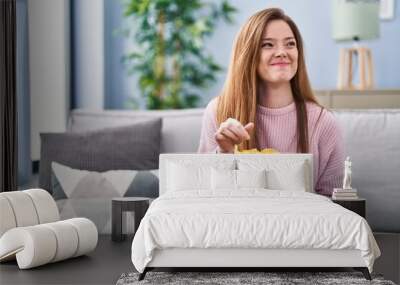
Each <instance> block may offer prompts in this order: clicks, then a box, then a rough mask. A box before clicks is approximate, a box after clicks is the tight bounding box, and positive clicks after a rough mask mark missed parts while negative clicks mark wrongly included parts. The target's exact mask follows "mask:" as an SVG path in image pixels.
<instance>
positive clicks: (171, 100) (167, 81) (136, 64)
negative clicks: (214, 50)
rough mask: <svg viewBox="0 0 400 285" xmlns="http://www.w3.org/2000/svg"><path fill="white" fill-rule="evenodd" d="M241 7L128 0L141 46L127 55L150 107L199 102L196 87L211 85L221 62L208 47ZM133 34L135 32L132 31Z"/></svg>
mask: <svg viewBox="0 0 400 285" xmlns="http://www.w3.org/2000/svg"><path fill="white" fill-rule="evenodd" d="M235 11H236V9H235V8H234V7H233V6H231V5H230V4H229V3H228V1H227V0H224V1H221V2H220V3H219V4H215V3H209V2H205V1H201V0H190V1H185V0H128V1H127V2H126V4H125V11H124V15H125V16H126V17H132V18H133V19H134V21H135V22H136V23H137V29H135V30H134V31H131V32H130V33H128V36H133V38H134V40H135V42H136V44H137V45H138V48H137V49H136V50H135V51H132V52H130V53H129V54H127V55H126V56H125V58H124V59H125V62H127V64H128V65H129V68H130V71H131V72H135V73H137V74H138V76H139V78H138V80H139V82H138V83H139V87H140V91H141V93H142V95H143V96H144V97H145V99H146V105H147V108H148V109H181V108H191V107H196V106H197V102H198V100H199V95H198V94H197V93H196V91H198V90H200V89H204V88H207V87H208V86H209V84H210V83H212V82H214V81H215V79H216V73H217V72H219V71H220V70H221V67H220V66H219V65H218V64H217V63H216V62H215V60H214V59H213V57H212V56H211V55H209V54H208V53H207V52H206V50H205V48H204V40H205V39H206V38H207V37H209V36H210V35H212V33H213V31H214V29H215V27H216V25H217V23H218V21H219V20H223V21H225V22H228V23H231V22H232V16H233V14H234V12H235ZM132 33H133V35H132Z"/></svg>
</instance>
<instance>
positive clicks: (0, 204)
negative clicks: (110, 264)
mask: <svg viewBox="0 0 400 285" xmlns="http://www.w3.org/2000/svg"><path fill="white" fill-rule="evenodd" d="M0 211H1V212H0V214H1V215H0V216H1V223H0V261H8V260H11V259H15V258H16V259H17V262H18V266H19V268H20V269H27V268H32V267H36V266H40V265H43V264H46V263H50V262H57V261H60V260H64V259H67V258H70V257H76V256H80V255H83V254H86V253H88V252H90V251H92V250H94V249H95V247H96V245H97V240H98V233H97V228H96V226H95V225H94V223H93V222H92V221H90V220H88V219H86V218H73V219H69V220H64V221H59V213H58V209H57V206H56V203H55V201H54V200H53V198H52V197H51V196H50V194H49V193H48V192H47V191H44V190H42V189H31V190H25V191H15V192H4V193H0Z"/></svg>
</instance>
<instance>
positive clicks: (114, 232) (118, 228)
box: [111, 201, 124, 241]
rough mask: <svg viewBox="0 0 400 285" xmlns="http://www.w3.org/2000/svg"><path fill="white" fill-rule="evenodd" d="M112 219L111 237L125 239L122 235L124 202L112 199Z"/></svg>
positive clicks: (119, 239) (118, 239)
mask: <svg viewBox="0 0 400 285" xmlns="http://www.w3.org/2000/svg"><path fill="white" fill-rule="evenodd" d="M111 216H112V218H111V219H112V221H111V239H112V241H123V240H124V237H123V235H122V203H119V202H117V201H112V214H111Z"/></svg>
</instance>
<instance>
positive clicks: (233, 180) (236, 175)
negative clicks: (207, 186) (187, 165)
mask: <svg viewBox="0 0 400 285" xmlns="http://www.w3.org/2000/svg"><path fill="white" fill-rule="evenodd" d="M266 187H267V175H266V171H265V169H262V170H229V169H215V168H212V169H211V189H212V190H214V191H221V190H225V191H226V190H229V191H235V190H240V189H242V188H266Z"/></svg>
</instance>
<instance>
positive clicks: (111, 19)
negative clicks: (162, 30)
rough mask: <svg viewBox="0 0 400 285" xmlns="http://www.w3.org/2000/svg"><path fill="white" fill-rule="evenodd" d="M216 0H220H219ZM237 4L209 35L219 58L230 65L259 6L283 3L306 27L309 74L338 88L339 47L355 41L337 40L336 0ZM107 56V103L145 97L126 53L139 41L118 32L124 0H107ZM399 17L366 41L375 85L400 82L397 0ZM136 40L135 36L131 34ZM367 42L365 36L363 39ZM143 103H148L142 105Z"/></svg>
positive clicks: (235, 0)
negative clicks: (235, 44) (334, 29)
mask: <svg viewBox="0 0 400 285" xmlns="http://www.w3.org/2000/svg"><path fill="white" fill-rule="evenodd" d="M214 1H217V0H214ZM230 2H231V4H233V5H234V6H235V7H237V8H238V13H237V14H236V17H235V24H233V25H226V24H224V23H221V25H219V26H218V29H217V30H216V32H215V34H214V36H213V37H212V38H211V39H209V40H208V45H207V47H208V49H209V51H211V53H212V54H213V55H214V56H215V58H216V60H217V62H218V63H219V64H220V65H221V66H223V67H225V68H227V66H228V63H229V58H230V52H231V48H232V44H233V41H234V37H235V35H236V33H237V32H238V30H239V28H240V26H241V25H242V24H243V23H244V22H245V21H246V19H247V18H248V17H250V16H251V15H252V14H254V13H255V12H256V11H258V10H261V9H264V8H266V7H280V8H282V9H283V10H284V11H285V12H286V13H287V14H288V15H289V16H290V17H291V18H292V19H293V20H294V21H295V22H296V24H297V25H298V27H299V29H300V32H301V33H302V36H303V39H304V43H305V52H306V61H307V68H308V73H309V77H310V79H311V83H312V86H313V88H314V89H335V88H336V79H337V67H338V57H339V49H340V48H341V47H345V46H351V43H348V44H343V43H340V44H338V43H336V42H335V41H334V40H333V39H332V37H331V1H321V0H298V1H293V0H279V1H277V0H275V1H243V0H231V1H230ZM105 5H106V7H105V11H106V14H105V22H106V25H105V27H106V28H105V42H106V49H105V56H106V61H105V62H106V64H105V66H106V67H105V68H106V74H105V84H106V94H105V101H106V102H105V107H106V108H111V109H118V108H127V107H129V106H128V105H127V104H126V100H127V98H129V97H132V96H134V97H137V98H140V95H139V94H140V91H139V90H138V88H137V86H136V83H135V82H136V77H135V76H128V75H127V72H126V68H125V67H124V66H123V64H122V62H121V57H122V55H123V54H124V53H126V51H127V49H128V48H129V47H132V46H133V45H134V44H133V43H132V42H129V40H128V39H126V38H123V37H122V36H116V35H113V30H115V29H118V28H121V27H123V26H124V25H125V26H127V25H129V24H130V23H129V21H127V20H126V19H123V18H122V17H121V15H122V13H121V11H122V9H121V4H120V2H119V1H107V0H106V1H105ZM395 9H396V11H395V18H394V20H391V21H381V35H380V38H379V39H377V40H371V41H368V42H365V44H366V45H368V47H370V48H371V50H372V54H373V60H374V68H375V88H377V89H394V88H400V57H399V56H398V50H399V46H400V5H399V4H398V3H396V8H395ZM131 41H132V40H131ZM363 43H364V42H363ZM224 78H225V72H222V73H221V74H220V75H219V77H218V81H217V82H216V83H215V85H214V86H213V87H212V88H210V89H209V90H206V91H204V95H203V104H205V103H206V102H207V101H208V100H209V99H210V98H211V97H214V96H216V95H217V94H218V93H219V90H220V89H221V87H222V85H223V82H224ZM140 106H141V107H143V104H142V105H140Z"/></svg>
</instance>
